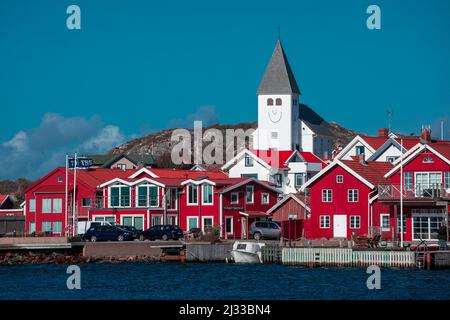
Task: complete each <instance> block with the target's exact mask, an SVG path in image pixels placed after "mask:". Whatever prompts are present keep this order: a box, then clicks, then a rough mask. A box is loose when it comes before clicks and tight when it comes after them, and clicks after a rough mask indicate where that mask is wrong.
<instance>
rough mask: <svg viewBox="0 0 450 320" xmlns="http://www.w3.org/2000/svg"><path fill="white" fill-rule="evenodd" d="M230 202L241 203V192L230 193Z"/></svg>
mask: <svg viewBox="0 0 450 320" xmlns="http://www.w3.org/2000/svg"><path fill="white" fill-rule="evenodd" d="M230 203H231V204H238V203H239V193H238V192H232V193H231V195H230Z"/></svg>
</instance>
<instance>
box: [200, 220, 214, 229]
mask: <svg viewBox="0 0 450 320" xmlns="http://www.w3.org/2000/svg"><path fill="white" fill-rule="evenodd" d="M205 219H211V228H213V227H214V217H213V216H202V231H203V232H205Z"/></svg>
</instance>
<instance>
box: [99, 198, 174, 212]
mask: <svg viewBox="0 0 450 320" xmlns="http://www.w3.org/2000/svg"><path fill="white" fill-rule="evenodd" d="M160 202H161V201H160V199H159V198H158V197H150V196H143V197H140V196H139V197H138V198H136V197H129V196H111V197H96V198H94V206H93V207H94V208H97V209H103V208H162V207H163V203H164V202H163V203H160ZM176 208H177V202H176V200H175V201H167V209H168V210H171V209H176Z"/></svg>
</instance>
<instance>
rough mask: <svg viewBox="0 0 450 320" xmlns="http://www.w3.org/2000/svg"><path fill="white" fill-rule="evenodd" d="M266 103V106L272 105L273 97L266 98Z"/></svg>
mask: <svg viewBox="0 0 450 320" xmlns="http://www.w3.org/2000/svg"><path fill="white" fill-rule="evenodd" d="M267 105H268V106H273V99H272V98H269V99H267Z"/></svg>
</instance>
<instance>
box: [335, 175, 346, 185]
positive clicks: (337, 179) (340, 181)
mask: <svg viewBox="0 0 450 320" xmlns="http://www.w3.org/2000/svg"><path fill="white" fill-rule="evenodd" d="M343 182H344V176H343V175H338V176H336V183H343Z"/></svg>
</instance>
